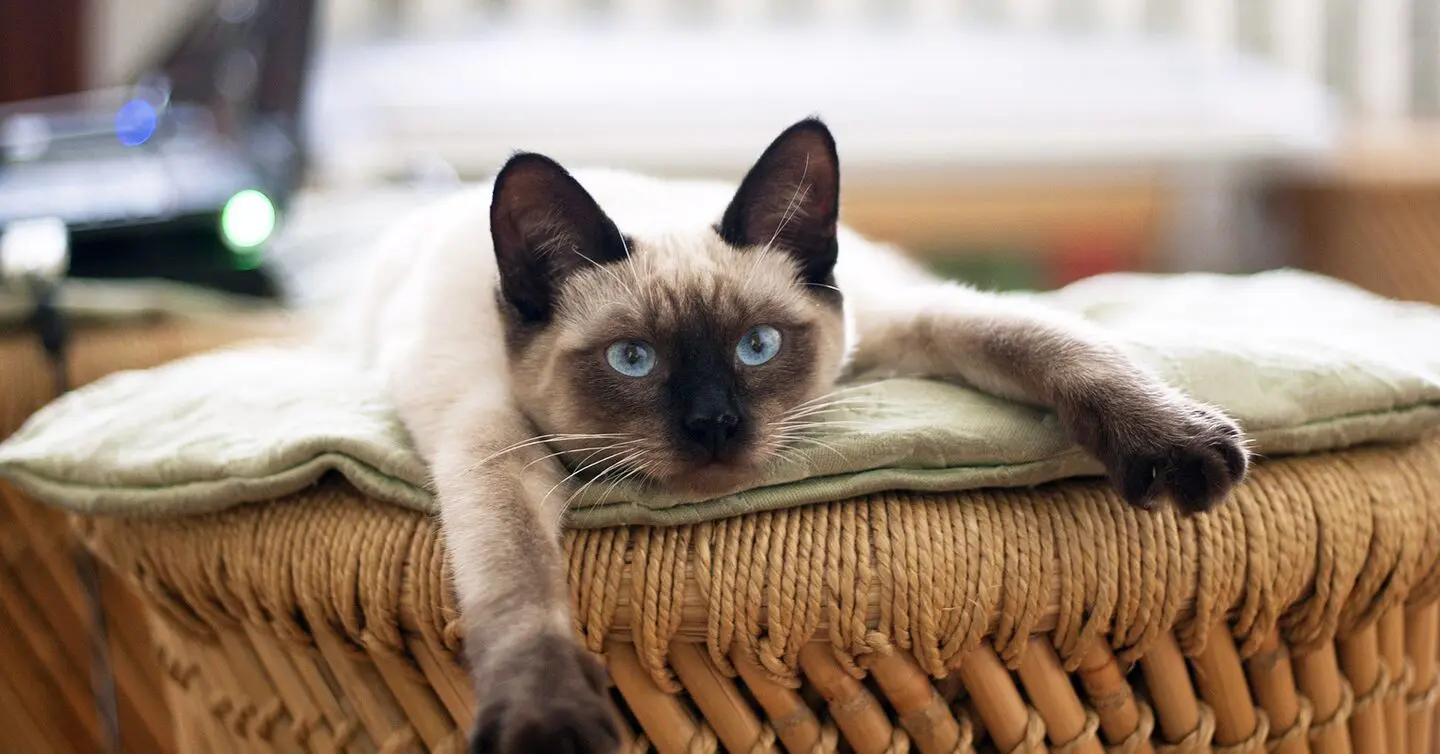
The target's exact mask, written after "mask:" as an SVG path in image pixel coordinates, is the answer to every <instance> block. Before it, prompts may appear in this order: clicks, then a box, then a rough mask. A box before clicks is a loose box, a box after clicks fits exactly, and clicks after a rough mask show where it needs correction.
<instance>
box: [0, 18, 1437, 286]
mask: <svg viewBox="0 0 1440 754" xmlns="http://www.w3.org/2000/svg"><path fill="white" fill-rule="evenodd" d="M0 30H3V31H0V34H3V36H4V39H3V42H4V44H3V45H0V71H3V73H0V101H4V102H6V103H8V104H6V105H3V106H0V107H3V108H4V109H3V110H0V117H5V118H6V121H5V130H4V132H3V133H4V134H5V136H6V142H5V143H6V151H5V155H6V162H5V163H4V164H3V166H0V171H4V172H0V222H3V221H6V220H13V219H16V218H21V217H28V216H34V215H40V214H47V213H48V214H57V215H62V216H63V215H65V213H66V212H67V211H70V212H73V211H76V210H75V206H74V205H76V203H77V202H78V203H80V204H85V203H88V204H91V205H94V204H103V203H105V202H106V201H109V202H111V203H126V202H128V203H129V204H132V205H135V204H140V205H143V206H141V207H139V208H136V207H131V208H129V209H127V210H125V212H120V211H119V210H115V209H114V208H112V209H111V214H112V215H116V217H110V218H108V219H107V220H106V223H108V225H107V226H106V227H107V228H109V229H110V230H111V231H114V230H116V229H117V228H121V229H123V228H122V226H127V225H130V226H135V227H137V228H141V229H140V230H136V231H133V232H131V231H126V232H124V233H120V234H119V235H120V236H122V239H121V241H123V242H124V243H126V244H128V245H126V246H125V247H124V248H123V250H121V251H116V250H115V249H117V248H120V247H117V246H115V245H114V244H116V243H120V241H115V240H114V237H115V236H116V235H117V234H116V233H115V232H110V233H109V234H108V235H107V236H106V238H107V239H109V240H107V241H106V243H107V244H109V245H108V246H107V247H106V250H105V251H104V252H103V253H102V252H88V251H85V250H84V249H82V248H81V247H82V246H84V245H85V244H84V243H81V241H80V240H78V239H81V236H82V235H83V233H81V231H80V230H77V228H80V227H81V226H82V225H83V223H75V222H71V227H72V233H73V234H74V235H73V237H74V238H75V239H77V240H76V241H75V246H76V249H75V250H73V251H72V254H73V256H72V260H71V272H72V275H77V276H80V277H85V276H88V275H94V276H102V277H119V278H131V277H135V276H143V275H145V274H147V273H148V274H151V275H154V276H159V277H168V278H176V279H186V280H189V281H199V282H201V283H202V284H206V285H209V286H210V287H219V288H224V289H227V290H233V291H240V292H243V293H252V294H253V293H274V292H275V290H277V289H283V295H287V296H289V297H290V299H291V300H292V301H297V302H298V301H314V300H319V299H323V298H325V297H327V296H330V295H332V294H333V293H334V290H333V289H334V288H335V284H334V280H335V279H336V278H335V276H334V275H332V274H330V272H329V270H331V269H333V268H331V267H330V266H329V265H330V264H331V263H336V262H337V260H351V261H353V257H351V256H347V254H346V252H347V250H349V249H350V248H351V247H353V245H354V240H356V239H363V238H366V237H368V236H369V235H371V234H372V233H373V229H374V227H375V226H376V225H377V223H379V222H380V221H383V220H384V219H385V218H387V217H389V216H393V215H394V214H395V213H397V212H399V211H401V210H402V209H403V208H404V207H405V206H408V205H409V204H410V203H413V202H416V201H420V200H423V198H424V197H426V196H428V194H429V193H431V192H433V191H438V190H444V189H445V188H446V187H447V185H449V184H450V183H452V182H454V181H459V180H472V179H477V178H483V177H484V176H485V175H486V174H487V173H489V172H491V171H493V170H494V169H495V168H496V167H498V165H499V164H500V162H501V161H502V160H503V159H504V158H505V157H506V156H507V155H508V153H509V152H510V151H512V150H514V149H519V148H524V149H529V150H537V151H543V152H547V153H549V154H551V155H552V156H554V157H556V158H558V159H560V160H561V161H562V162H565V163H566V164H569V165H572V166H574V165H580V164H604V165H611V166H621V167H629V168H635V169H641V170H647V171H650V172H658V173H665V174H676V175H704V176H717V177H723V178H730V179H735V178H738V176H739V175H740V174H741V173H742V172H743V170H744V169H745V168H746V167H747V166H748V164H749V162H750V161H751V160H752V159H753V158H754V157H755V156H756V155H757V154H758V152H759V150H760V149H761V148H762V147H763V146H764V144H766V143H767V142H768V140H769V139H770V138H771V137H772V136H773V135H774V134H775V133H776V132H777V131H778V130H779V129H780V128H782V127H783V126H785V125H786V124H788V123H790V122H792V121H794V120H796V119H797V118H799V117H802V116H804V115H807V114H810V113H819V114H820V115H822V116H823V117H825V118H826V119H827V120H828V121H829V122H830V124H831V125H832V127H833V128H834V129H835V131H836V133H837V137H838V139H839V141H840V145H841V150H842V158H843V161H844V165H845V191H844V198H845V207H844V216H843V217H844V219H845V221H847V222H848V223H850V224H851V225H853V226H855V227H857V228H858V229H860V230H861V231H863V232H866V233H868V234H870V235H872V236H875V237H877V238H880V239H884V240H888V241H893V242H895V243H898V244H900V245H902V246H903V247H905V248H906V249H908V250H910V251H911V252H912V253H914V254H916V255H918V256H921V257H923V258H924V259H925V260H927V261H928V262H930V263H932V264H933V265H934V266H935V267H936V268H937V269H940V270H942V271H944V272H946V273H947V274H951V275H955V276H958V277H963V278H966V279H969V280H972V281H975V282H977V283H979V284H982V285H986V286H993V287H1037V288H1046V287H1052V286H1056V285H1061V284H1064V283H1066V282H1068V281H1070V280H1073V279H1075V278H1078V277H1082V276H1085V275H1089V274H1094V273H1099V272H1105V271H1111V270H1121V269H1145V270H1161V271H1179V270H1214V271H1226V272H1232V271H1248V270H1256V269H1264V268H1268V267H1275V266H1281V265H1293V266H1304V267H1310V268H1313V269H1318V270H1321V271H1324V272H1328V273H1331V274H1336V275H1339V276H1342V277H1345V278H1347V279H1351V280H1355V281H1357V282H1360V283H1361V284H1363V285H1367V286H1369V287H1372V288H1375V289H1377V290H1380V291H1381V292H1384V293H1387V294H1390V295H1397V296H1405V297H1411V298H1428V299H1431V300H1436V299H1437V296H1440V293H1437V291H1440V280H1437V275H1440V256H1437V255H1440V251H1436V250H1435V249H1434V245H1433V244H1432V243H1431V242H1430V240H1429V239H1430V238H1431V236H1430V235H1427V234H1430V233H1440V231H1437V230H1435V229H1434V227H1433V224H1434V223H1436V222H1437V220H1435V219H1434V217H1435V215H1436V213H1434V212H1432V211H1431V210H1432V209H1440V204H1437V205H1434V206H1431V205H1427V204H1426V202H1427V201H1435V200H1434V199H1432V198H1431V195H1432V192H1433V191H1434V190H1435V189H1436V187H1440V138H1437V136H1436V129H1435V128H1434V126H1433V125H1432V124H1433V123H1434V122H1435V120H1436V119H1437V116H1440V1H1437V0H1365V1H1364V2H1362V1H1361V0H1244V2H1241V1H1240V0H314V1H313V2H312V1H311V0H293V2H285V3H280V2H276V0H51V1H50V2H46V3H36V2H24V1H23V0H3V2H0ZM75 92H88V93H89V94H87V95H86V96H85V97H82V98H76V97H69V98H63V97H62V98H60V99H54V97H56V96H57V95H66V94H73V93H75ZM40 97H48V98H51V99H42V100H36V99H35V98H40ZM26 100H28V101H26ZM187 107H188V108H189V109H188V110H187ZM76 108H80V109H83V110H84V111H85V112H87V113H88V114H89V117H88V120H86V121H85V122H86V124H87V125H86V128H83V129H72V130H77V131H78V132H81V133H83V135H84V137H85V139H88V140H89V141H88V142H87V143H86V144H85V146H84V148H70V149H68V150H67V148H66V146H65V145H66V144H67V143H80V142H82V141H85V139H81V138H79V137H76V136H74V135H72V134H67V133H64V128H63V127H62V126H58V125H55V124H56V123H59V122H61V121H62V118H60V117H59V116H56V117H52V118H51V126H50V127H49V128H45V127H37V126H35V125H34V124H33V123H29V122H28V121H33V120H34V119H33V118H28V119H27V118H24V117H17V115H24V114H26V113H34V112H36V111H40V112H51V113H56V112H59V113H70V112H72V111H73V110H75V109H76ZM65 117H66V118H69V119H70V120H74V118H71V117H70V116H69V115H66V116H65ZM127 118H128V120H127ZM137 118H138V120H137ZM157 123H158V125H157ZM137 124H138V125H137ZM217 124H218V125H217ZM136 128H139V129H140V131H139V132H136V131H135V129H136ZM167 128H168V129H169V130H167ZM127 129H128V130H127ZM145 129H150V131H153V132H154V136H153V138H151V137H150V136H149V134H148V133H146V131H145ZM96 132H99V135H98V136H97V135H96ZM212 132H213V133H212ZM37 133H39V134H40V135H39V136H37V135H36V134H37ZM197 134H198V135H197ZM141 136H145V137H146V138H140V137H141ZM37 139H38V142H39V143H42V146H36V143H37ZM147 139H148V140H147ZM47 140H48V141H47ZM100 142H105V143H104V144H100ZM45 143H48V145H49V146H48V147H47V146H43V144H45ZM197 144H198V145H200V146H196V145H197ZM27 145H28V146H27ZM177 145H179V146H177ZM97 153H103V154H97ZM154 153H166V158H165V160H164V161H162V162H163V164H162V165H161V167H159V168H156V167H155V166H154V165H152V164H141V163H142V162H145V160H140V159H137V155H144V156H145V158H146V160H149V161H150V162H151V163H154V162H156V161H155V160H154V159H153V158H152V155H153V154H154ZM176 154H179V155H180V157H177V156H176ZM197 155H198V156H197ZM60 163H63V164H60ZM101 168H103V170H102V169H101ZM27 171H28V172H27ZM22 172H26V175H18V173H22ZM29 173H34V174H35V175H29ZM102 173H103V174H104V175H105V176H106V177H107V178H106V180H105V181H100V180H99V179H97V177H96V176H97V175H100V174H102ZM222 174H223V176H224V177H223V179H222V178H214V177H213V176H217V175H222ZM37 176H38V177H37ZM206 176H211V178H208V179H207V178H206ZM22 179H23V180H22ZM102 184H103V185H102ZM210 184H215V185H210ZM247 189H252V190H253V191H251V192H250V193H246V194H244V196H243V197H242V201H241V203H240V204H239V205H238V208H237V207H235V206H230V207H228V209H230V210H231V211H232V212H231V217H230V220H231V223H230V224H229V225H226V224H225V223H224V222H222V220H223V219H224V217H223V215H224V213H225V210H226V209H227V202H228V201H229V199H231V198H234V197H236V196H238V195H240V194H241V193H242V192H244V191H246V190H247ZM107 192H108V194H109V196H107ZM256 194H259V195H260V196H259V197H258V198H257V196H256ZM142 195H143V196H142ZM60 196H64V197H66V198H65V200H64V201H60V200H58V199H56V197H60ZM77 197H78V198H77ZM57 202H58V205H62V206H57ZM66 202H69V204H66ZM41 207H46V208H48V209H44V210H43V211H42V209H41ZM117 213H118V214H117ZM181 215H188V216H191V220H190V227H189V230H187V231H186V235H183V237H181V236H175V235H174V234H173V233H169V231H168V230H165V229H164V228H162V226H163V225H164V224H165V223H166V222H169V221H172V220H174V219H175V218H176V217H178V216H181ZM172 224H173V223H172ZM217 228H218V229H219V231H220V232H221V235H222V238H221V239H220V240H221V241H222V245H226V246H228V247H230V252H231V257H230V258H229V260H228V263H230V264H232V266H238V267H241V268H244V269H243V270H242V271H241V272H242V273H243V274H240V276H239V277H238V278H237V277H236V275H235V274H231V275H230V276H229V277H228V278H226V277H225V275H224V274H221V272H217V271H216V270H215V269H212V268H213V267H214V266H215V265H217V264H219V265H223V264H225V263H226V262H225V258H223V257H222V256H218V255H217V256H216V257H215V258H214V260H212V262H214V264H211V263H206V264H204V265H202V264H200V263H198V262H196V261H195V259H191V260H190V261H188V262H187V261H184V258H185V257H186V256H187V255H188V256H190V257H195V258H199V257H201V256H204V255H202V254H200V253H199V252H196V251H194V248H195V247H196V246H197V245H199V244H200V243H201V241H200V240H197V237H196V235H194V234H195V233H200V234H202V235H203V234H205V233H211V234H212V235H213V231H214V230H216V229H217ZM197 229H198V230H197ZM167 233H169V234H168V235H167ZM162 236H163V237H164V238H163V239H162ZM1435 237H1437V238H1440V235H1437V236H1435ZM174 238H180V240H179V241H175V240H173V239H174ZM237 239H238V241H240V243H239V247H240V248H238V250H237V248H236V243H235V241H237ZM97 243H98V242H97ZM157 248H163V249H165V251H164V253H163V254H162V253H160V252H157V251H156V249H157ZM96 259H101V260H103V261H100V262H96V261H95V260H96ZM340 263H343V261H342V262H340ZM187 265H188V266H187ZM207 265H208V266H207ZM77 268H78V269H77ZM257 270H258V271H257ZM247 275H248V276H249V277H246V276H247ZM257 276H262V277H263V276H269V277H271V278H278V279H279V283H275V281H274V280H265V281H261V282H256V281H255V280H250V279H249V278H250V277H257ZM242 278H243V279H242ZM327 283H328V286H327Z"/></svg>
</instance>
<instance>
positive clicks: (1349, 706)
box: [1310, 677, 1355, 743]
mask: <svg viewBox="0 0 1440 754" xmlns="http://www.w3.org/2000/svg"><path fill="white" fill-rule="evenodd" d="M1354 713H1355V690H1354V689H1352V688H1351V687H1350V682H1349V681H1347V680H1345V678H1343V677H1342V678H1341V679H1340V703H1339V704H1337V705H1335V711H1334V712H1333V713H1331V715H1330V717H1327V718H1325V719H1324V720H1318V721H1315V722H1312V723H1311V725H1310V741H1311V742H1312V743H1314V742H1316V741H1319V740H1320V739H1321V738H1322V737H1324V736H1325V735H1326V734H1328V733H1329V732H1330V731H1331V730H1332V729H1334V728H1338V727H1340V726H1342V725H1348V724H1349V723H1350V716H1351V715H1352V714H1354Z"/></svg>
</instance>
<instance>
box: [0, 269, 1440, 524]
mask: <svg viewBox="0 0 1440 754" xmlns="http://www.w3.org/2000/svg"><path fill="white" fill-rule="evenodd" d="M1025 295H1029V296H1034V297H1036V298H1039V299H1041V300H1044V301H1046V302H1049V303H1050V304H1052V305H1054V306H1058V307H1061V308H1065V309H1069V310H1072V311H1076V312H1079V313H1081V314H1083V315H1084V316H1086V317H1087V318H1089V319H1091V320H1093V321H1095V322H1097V323H1099V324H1101V325H1103V326H1104V327H1106V328H1108V329H1109V330H1111V331H1113V332H1114V333H1115V334H1116V336H1117V337H1118V338H1119V339H1120V340H1121V341H1122V342H1123V343H1124V344H1125V345H1126V347H1127V348H1128V349H1129V350H1130V351H1131V352H1132V353H1133V354H1134V355H1135V356H1136V357H1137V358H1139V359H1140V360H1142V361H1144V362H1145V363H1147V364H1149V365H1150V366H1151V367H1153V368H1154V369H1156V370H1158V371H1159V372H1160V374H1161V375H1162V376H1164V377H1165V378H1166V379H1168V380H1171V381H1172V382H1174V383H1175V384H1177V385H1179V386H1180V387H1183V388H1184V389H1186V390H1187V391H1189V392H1190V393H1191V394H1192V395H1194V396H1195V397H1197V398H1200V399H1202V400H1205V401H1209V402H1212V403H1215V404H1217V405H1219V406H1222V407H1224V408H1225V409H1227V410H1228V411H1230V412H1231V413H1232V414H1233V415H1234V416H1235V417H1236V418H1237V419H1238V420H1239V421H1240V422H1241V423H1242V424H1243V425H1244V426H1245V428H1246V430H1247V431H1248V432H1249V434H1250V435H1251V437H1252V438H1253V440H1254V443H1255V448H1256V450H1257V451H1258V452H1259V453H1261V454H1262V455H1278V454H1290V453H1306V452H1313V451H1320V450H1326V449H1336V448H1342V447H1348V446H1352V445H1356V444H1359V443H1365V442H1373V441H1398V440H1408V439H1413V438H1416V437H1419V436H1420V435H1422V434H1424V433H1426V432H1428V431H1430V430H1432V429H1433V428H1434V427H1436V426H1437V425H1440V308H1436V307H1432V306H1428V305H1423V304H1414V303H1401V302H1394V301H1389V300H1385V299H1382V298H1379V297H1376V296H1373V295H1371V294H1368V293H1366V292H1364V291H1361V290H1359V289H1357V288H1354V287H1351V286H1348V285H1345V284H1342V283H1339V282H1336V281H1333V280H1330V279H1327V278H1322V277H1318V276H1315V275H1310V274H1306V273H1300V272H1294V271H1276V272H1268V273H1263V274H1259V275H1253V276H1223V275H1200V274H1194V275H1179V276H1152V275H1139V274H1122V275H1108V276H1103V277H1098V278H1092V279H1090V280H1086V281H1082V282H1080V283H1076V284H1074V285H1071V286H1069V287H1067V288H1065V289H1062V290H1060V291H1056V292H1052V293H1043V294H1025ZM850 397H851V398H854V399H857V400H855V401H854V402H852V404H851V405H850V406H849V407H848V408H847V409H846V411H845V413H844V414H843V415H837V416H836V419H837V420H842V421H844V422H845V424H844V425H843V426H844V429H843V431H842V430H839V429H836V430H832V431H830V432H828V433H826V434H824V435H821V436H819V437H818V438H817V439H819V440H820V441H821V443H823V445H820V444H816V445H807V446H806V448H805V449H804V452H803V453H801V454H799V455H798V456H796V457H794V458H792V459H789V460H787V461H785V462H777V463H776V464H775V465H774V466H773V467H772V468H770V469H769V470H768V472H767V473H766V474H765V476H764V478H763V479H762V480H760V483H759V484H758V485H757V486H756V487H755V488H753V489H750V490H748V491H745V492H742V493H739V494H735V495H731V496H727V497H723V498H718V499H712V500H690V499H683V498H677V497H673V496H669V495H664V494H659V493H656V492H653V491H646V490H643V489H641V488H638V487H635V486H632V485H629V484H620V485H614V486H611V485H609V484H608V483H605V484H594V485H590V486H589V487H588V488H587V489H586V491H585V494H584V495H583V496H581V497H580V498H578V499H577V501H576V505H575V506H573V507H572V509H571V513H570V514H569V515H570V520H569V523H570V524H571V525H573V526H580V527H594V526H608V525H613V524H619V523H683V522H693V521H697V520H703V519H708V518H716V517H720V516H725V515H730V514H734V513H738V512H744V511H754V510H760V509H773V508H781V507H786V506H793V505H801V504H806V503H813V502H821V501H830V500H838V499H843V498H846V497H850V496H855V495H861V494H865V493H869V492H875V491H879V490H883V489H910V490H918V491H945V490H959V489H967V488H976V487H991V486H1025V485H1033V484H1038V483H1042V482H1048V481H1052V480H1057V479H1061V478H1066V477H1076V476H1090V475H1095V474H1097V473H1099V472H1101V468H1100V466H1099V464H1098V463H1097V462H1095V461H1094V460H1092V459H1090V458H1089V457H1087V456H1086V455H1084V454H1083V453H1081V452H1080V451H1079V450H1078V449H1076V448H1075V447H1074V446H1073V445H1072V444H1071V443H1069V442H1068V441H1067V439H1066V437H1065V435H1064V433H1063V431H1062V430H1061V427H1060V426H1059V425H1058V423H1057V422H1056V420H1055V418H1054V417H1053V416H1052V415H1050V414H1048V413H1047V412H1044V411H1040V410H1036V409H1033V408H1027V407H1024V406H1020V405H1016V404H1013V403H1009V402H1006V401H1003V400H1000V399H997V398H993V397H990V396H987V395H984V394H981V393H978V392H976V391H973V390H969V389H966V388H962V387H958V386H954V385H948V384H943V383H938V382H929V381H922V380H908V379H897V380H886V381H882V382H876V383H871V384H868V385H863V386H857V387H856V388H855V390H854V392H853V393H852V394H851V395H850ZM327 471H338V472H340V473H342V474H344V475H345V476H346V477H348V478H349V479H350V481H351V482H352V483H353V484H355V485H356V486H357V487H358V488H359V489H360V490H362V491H363V492H365V493H366V494H369V495H373V496H375V497H377V498H380V499H383V500H387V501H391V502H394V503H396V504H399V505H404V506H408V507H412V508H416V509H420V510H430V509H432V508H433V505H434V503H433V500H432V498H431V496H430V494H429V492H428V491H427V489H426V472H425V467H424V464H423V463H422V462H421V460H420V459H419V457H418V456H417V455H416V454H415V453H414V451H413V450H412V449H411V447H410V446H409V444H408V441H407V439H406V433H405V431H404V429H403V427H402V426H401V425H400V424H399V422H398V421H397V420H396V418H395V416H394V414H393V413H392V412H391V410H390V408H389V407H388V405H387V404H386V401H385V400H384V397H383V394H382V392H381V390H380V387H379V385H378V384H376V383H375V382H374V381H373V380H372V378H371V377H369V376H367V375H365V374H362V373H360V372H358V371H355V370H353V369H351V368H349V367H346V366H344V365H342V364H340V363H338V362H337V360H336V359H334V358H332V357H328V356H326V355H325V354H323V353H319V352H309V351H305V350H296V349H284V348H279V347H273V346H269V347H258V348H257V347H252V348H247V349H243V350H228V351H222V352H218V353H213V354H207V355H202V356H197V357H192V358H189V359H186V360H183V361H179V362H175V363H172V364H170V365H167V366H163V367H159V368H156V369H151V370H146V371H139V372H126V373H120V374H115V375H112V376H110V377H108V378H106V379H103V380H101V381H99V382H97V383H94V384H93V385H90V386H88V387H86V388H83V389H81V390H77V391H75V392H74V393H71V394H69V395H67V396H65V397H64V398H62V399H60V400H58V401H56V402H55V403H53V404H52V405H50V406H49V407H47V408H46V409H44V410H42V411H41V412H39V413H38V414H36V415H35V416H34V417H32V418H31V420H30V421H29V422H28V423H27V424H26V426H25V427H24V428H22V429H21V430H20V431H19V432H18V433H16V434H15V435H14V436H13V437H11V438H9V439H8V440H7V441H5V442H4V443H3V444H0V476H4V477H8V478H10V479H12V480H14V481H15V482H17V483H18V484H20V485H21V486H22V487H23V488H25V489H26V490H28V491H29V492H31V493H32V494H34V495H35V496H37V497H38V498H39V499H41V500H43V501H46V502H49V503H52V504H54V505H57V506H61V507H63V508H67V509H69V510H72V511H78V512H83V513H101V514H136V515H141V514H143V515H180V514H186V513H196V512H200V511H212V510H216V509H221V508H225V507H227V506H231V505H236V504H239V503H244V502H252V501H261V500H268V499H272V498H274V497H276V496H279V495H283V494H286V493H289V492H293V491H296V490H298V489H300V488H303V487H304V486H306V485H309V484H311V483H313V482H314V481H315V480H316V479H317V478H318V477H319V476H320V475H321V474H324V473H326V472H327Z"/></svg>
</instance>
